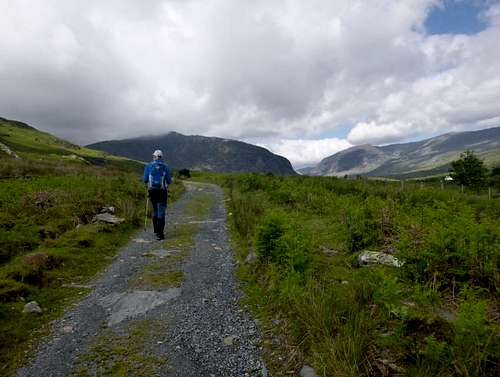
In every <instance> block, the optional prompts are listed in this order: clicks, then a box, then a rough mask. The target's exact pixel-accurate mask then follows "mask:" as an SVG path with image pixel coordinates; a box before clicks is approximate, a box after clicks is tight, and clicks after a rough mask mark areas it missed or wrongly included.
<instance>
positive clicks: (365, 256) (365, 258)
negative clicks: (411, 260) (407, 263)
mask: <svg viewBox="0 0 500 377" xmlns="http://www.w3.org/2000/svg"><path fill="white" fill-rule="evenodd" d="M358 263H359V264H360V265H361V266H370V265H373V264H385V265H387V266H394V267H401V266H402V265H403V264H404V261H400V260H399V259H397V258H396V257H393V256H392V255H389V254H386V253H382V252H379V251H363V252H362V253H361V254H359V255H358Z"/></svg>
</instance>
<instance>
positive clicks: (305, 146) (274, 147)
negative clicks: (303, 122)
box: [262, 138, 352, 168]
mask: <svg viewBox="0 0 500 377" xmlns="http://www.w3.org/2000/svg"><path fill="white" fill-rule="evenodd" d="M262 146H263V147H265V148H268V149H269V150H271V151H272V152H274V153H277V154H279V155H282V156H288V159H289V160H290V162H291V163H292V164H293V165H294V166H295V167H297V168H300V167H304V166H311V165H314V164H316V163H317V162H318V161H320V160H322V159H323V158H324V157H326V156H330V155H332V154H335V153H337V152H340V151H341V150H343V149H347V148H350V147H352V144H350V143H349V142H348V141H346V140H343V139H338V138H328V139H319V140H305V139H292V140H289V139H282V140H278V141H276V142H273V143H270V144H262Z"/></svg>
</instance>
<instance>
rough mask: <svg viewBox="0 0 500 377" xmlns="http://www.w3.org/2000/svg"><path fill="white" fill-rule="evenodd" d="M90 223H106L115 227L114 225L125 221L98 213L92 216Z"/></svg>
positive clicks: (107, 214)
mask: <svg viewBox="0 0 500 377" xmlns="http://www.w3.org/2000/svg"><path fill="white" fill-rule="evenodd" d="M92 221H93V222H97V223H107V224H113V225H116V224H121V223H122V222H124V221H125V219H122V218H121V217H116V216H114V215H111V214H110V213H99V214H97V215H95V216H94V218H93V219H92Z"/></svg>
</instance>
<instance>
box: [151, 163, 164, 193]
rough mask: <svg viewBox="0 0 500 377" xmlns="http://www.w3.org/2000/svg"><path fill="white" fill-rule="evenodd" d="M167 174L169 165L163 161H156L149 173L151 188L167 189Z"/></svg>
mask: <svg viewBox="0 0 500 377" xmlns="http://www.w3.org/2000/svg"><path fill="white" fill-rule="evenodd" d="M166 174H167V167H166V166H165V165H164V164H162V163H155V164H153V166H152V169H151V172H150V173H149V182H148V183H149V187H148V188H149V189H150V190H151V189H161V190H166V189H167V187H166V185H165V176H166Z"/></svg>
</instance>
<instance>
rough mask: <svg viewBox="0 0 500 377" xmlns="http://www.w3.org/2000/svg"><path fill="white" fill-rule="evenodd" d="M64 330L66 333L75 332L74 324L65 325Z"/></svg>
mask: <svg viewBox="0 0 500 377" xmlns="http://www.w3.org/2000/svg"><path fill="white" fill-rule="evenodd" d="M62 331H63V332H64V333H66V334H69V333H72V332H73V326H64V327H63V328H62Z"/></svg>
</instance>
